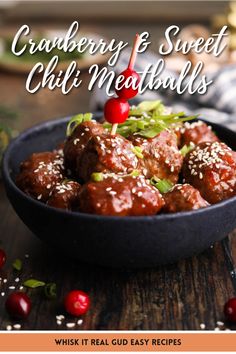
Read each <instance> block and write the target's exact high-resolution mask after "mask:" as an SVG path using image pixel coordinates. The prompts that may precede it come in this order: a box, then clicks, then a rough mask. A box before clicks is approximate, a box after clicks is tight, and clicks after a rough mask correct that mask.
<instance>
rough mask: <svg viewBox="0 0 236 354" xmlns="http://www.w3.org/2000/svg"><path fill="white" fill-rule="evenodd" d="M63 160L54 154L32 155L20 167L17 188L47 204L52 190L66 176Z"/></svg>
mask: <svg viewBox="0 0 236 354" xmlns="http://www.w3.org/2000/svg"><path fill="white" fill-rule="evenodd" d="M63 174H64V166H63V158H62V156H61V155H58V154H57V153H53V152H41V153H35V154H32V155H31V156H30V157H29V158H28V159H27V160H26V161H24V162H23V163H22V164H21V166H20V173H19V175H18V176H17V178H16V184H17V186H18V187H19V188H20V189H21V190H22V191H23V192H25V193H26V194H28V195H30V196H31V197H33V198H35V199H38V200H41V201H43V202H46V201H47V200H48V197H49V194H50V192H51V190H52V188H53V187H54V186H55V185H56V184H57V183H58V182H60V181H61V180H62V179H63V178H64V176H63Z"/></svg>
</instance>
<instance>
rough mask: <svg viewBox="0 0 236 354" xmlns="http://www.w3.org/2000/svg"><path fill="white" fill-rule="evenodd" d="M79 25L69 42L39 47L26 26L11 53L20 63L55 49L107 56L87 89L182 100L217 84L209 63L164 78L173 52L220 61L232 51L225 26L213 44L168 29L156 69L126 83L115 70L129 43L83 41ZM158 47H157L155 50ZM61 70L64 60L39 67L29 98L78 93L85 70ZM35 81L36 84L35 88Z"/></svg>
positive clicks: (92, 70)
mask: <svg viewBox="0 0 236 354" xmlns="http://www.w3.org/2000/svg"><path fill="white" fill-rule="evenodd" d="M79 27H80V24H79V22H78V21H74V22H73V23H72V24H71V26H70V27H69V29H68V31H67V32H66V33H65V36H64V37H59V36H58V37H54V38H53V39H46V38H42V39H41V40H40V42H39V43H36V42H35V41H34V40H33V38H31V36H30V33H31V28H30V27H29V26H28V25H27V24H25V25H23V26H21V27H20V28H19V30H18V31H17V33H16V34H15V37H14V38H13V41H12V46H11V51H12V53H13V54H14V55H15V56H17V57H20V56H21V55H24V53H26V52H28V53H29V54H30V55H32V56H33V55H35V54H37V53H38V52H46V53H50V52H51V51H53V50H54V49H55V48H56V49H57V50H59V51H61V52H62V53H65V52H69V53H71V52H77V53H78V55H81V54H82V53H86V55H87V56H93V55H94V54H96V53H97V54H100V55H108V56H109V58H108V60H107V63H106V66H104V67H100V66H99V65H98V64H96V63H95V64H94V63H93V64H92V65H91V66H90V67H89V69H88V72H89V74H90V76H91V78H90V81H89V83H88V87H87V89H88V90H89V91H90V90H92V89H93V88H94V87H95V86H97V87H99V88H101V87H103V86H105V89H106V93H107V95H108V96H112V95H113V94H114V92H113V88H114V87H115V89H116V90H117V89H118V90H120V89H121V88H122V87H131V86H132V87H133V88H134V89H138V92H139V93H140V94H141V93H144V92H145V91H146V90H147V89H149V90H150V89H151V90H156V91H157V90H159V89H167V88H168V89H170V90H172V91H176V92H177V93H178V94H183V93H184V92H186V91H187V92H188V93H189V94H194V93H198V94H201V95H203V94H205V93H206V92H207V89H208V87H209V86H210V85H211V84H212V83H213V80H208V79H207V76H206V75H205V74H204V75H203V74H202V71H203V68H204V63H203V61H201V60H199V61H198V62H197V63H196V64H195V65H193V64H192V63H191V62H190V61H187V62H186V63H185V64H184V66H183V68H182V69H181V70H180V73H179V76H178V78H176V77H172V76H165V77H164V78H163V77H162V73H163V71H164V70H165V59H164V58H165V57H166V56H167V55H169V54H171V53H173V52H176V53H180V52H181V53H182V54H183V55H186V54H188V53H189V52H190V51H194V52H195V53H202V52H205V53H206V54H209V55H213V56H214V57H219V56H220V55H221V54H222V53H223V51H224V50H225V49H226V47H227V43H226V42H225V39H226V37H227V36H228V34H227V26H223V27H222V28H221V30H220V31H219V33H215V34H212V35H211V36H210V37H209V38H208V39H204V38H203V37H199V38H197V39H196V40H191V41H182V40H181V39H179V38H178V35H179V34H180V32H181V29H180V28H179V27H178V26H176V25H171V26H169V27H168V28H167V29H166V31H165V41H166V43H165V44H163V43H162V44H160V45H159V46H157V47H158V48H157V53H156V54H157V61H156V63H154V64H148V65H147V66H146V67H145V69H144V70H143V71H142V72H140V71H138V74H139V75H140V80H139V81H137V80H135V78H134V79H133V80H131V81H130V80H129V81H127V80H125V81H124V80H122V78H120V77H119V76H118V77H116V73H115V71H114V70H112V68H113V67H114V66H115V64H116V63H117V61H118V59H119V57H120V55H121V53H122V51H123V50H124V49H125V48H126V47H127V46H128V45H129V43H128V42H124V41H118V40H116V39H111V40H110V41H106V40H104V39H103V38H100V39H99V40H98V41H95V40H94V39H91V38H90V39H89V38H86V37H81V38H80V37H79ZM149 37H150V35H149V33H148V32H147V31H145V32H142V33H141V34H140V43H139V46H138V48H137V52H138V53H144V52H145V51H146V50H147V49H149V46H150V45H151V43H152V42H151V41H150V40H149ZM154 47H155V46H154ZM59 64H60V55H54V56H53V57H52V58H51V60H50V61H49V62H48V63H43V62H38V63H36V64H35V65H34V66H33V68H32V69H31V71H30V72H29V74H28V76H27V79H26V89H27V91H28V92H30V93H32V94H33V93H36V92H37V91H38V90H39V89H40V88H45V87H48V89H50V90H54V89H55V88H60V89H61V91H62V93H63V94H65V95H66V94H68V93H69V92H70V91H71V90H72V89H73V88H79V87H80V86H82V84H83V79H82V78H81V70H80V68H79V65H78V62H77V61H76V60H72V61H71V62H70V63H69V64H68V67H67V69H66V70H65V71H63V70H60V71H59V72H57V73H56V72H55V71H56V68H57V67H58V65H59ZM39 73H40V74H42V77H41V78H40V77H38V78H37V74H39ZM33 81H34V83H33Z"/></svg>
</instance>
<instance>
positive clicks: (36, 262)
mask: <svg viewBox="0 0 236 354" xmlns="http://www.w3.org/2000/svg"><path fill="white" fill-rule="evenodd" d="M0 216H1V217H0V239H1V241H2V247H3V248H4V249H5V251H6V253H7V258H8V259H7V263H6V265H5V267H4V269H3V270H2V271H1V272H0V277H2V278H6V279H7V280H8V281H7V283H3V282H2V283H1V285H0V292H5V293H6V294H5V296H3V297H2V296H0V299H1V301H0V329H1V330H2V329H3V330H4V329H5V328H6V326H7V325H9V324H14V323H16V322H12V321H11V320H10V318H9V317H8V315H7V313H6V311H5V309H4V303H5V299H6V296H7V294H9V293H11V292H12V291H14V290H10V289H9V286H16V288H17V289H18V288H19V287H20V285H21V283H22V282H23V281H24V280H26V279H29V278H31V277H33V278H36V279H39V280H43V281H46V282H56V284H57V289H58V296H57V299H56V300H48V299H45V297H44V294H43V291H42V289H40V288H38V289H32V290H28V293H29V295H30V297H31V298H32V303H33V306H32V312H31V314H30V316H29V318H28V319H27V320H26V321H24V322H22V329H25V330H32V329H37V330H47V329H51V330H62V329H67V327H66V323H68V322H75V318H70V317H69V316H66V320H65V321H63V324H62V325H60V326H59V325H57V323H56V315H60V314H64V311H63V305H62V304H63V297H64V296H65V294H66V293H67V292H68V291H69V290H71V289H76V288H78V289H83V290H84V291H86V292H88V293H89V295H90V297H91V301H92V305H91V309H90V311H89V312H88V313H87V314H86V315H85V316H84V317H83V324H82V325H80V326H79V325H76V327H75V328H74V329H78V330H116V329H119V330H199V329H200V324H201V323H204V324H205V325H206V329H208V330H214V329H215V327H217V324H216V322H217V321H224V316H223V313H222V310H223V305H224V303H225V301H226V300H227V299H228V298H230V297H232V296H234V295H235V292H236V280H235V278H234V276H235V273H234V272H233V273H231V272H232V270H233V268H234V266H233V259H236V239H235V238H233V235H231V237H230V238H229V239H228V240H227V239H226V240H224V241H223V242H221V243H217V244H215V245H214V247H213V248H210V249H209V250H207V251H205V252H204V253H203V254H201V255H199V256H196V257H193V258H192V259H188V260H183V261H180V262H179V263H177V264H174V265H169V266H165V267H160V268H158V269H147V270H112V269H105V268H101V267H96V266H89V265H86V264H80V263H75V262H73V261H71V260H70V259H67V258H66V255H64V254H63V253H61V254H59V253H58V252H55V251H54V250H53V249H50V248H48V247H47V246H46V245H44V244H43V243H41V241H39V240H38V239H37V238H36V237H35V236H34V235H32V233H31V232H30V231H29V230H28V229H27V228H26V226H25V225H24V224H23V223H22V222H21V220H20V219H19V218H18V217H17V215H16V214H15V212H14V211H13V209H12V207H11V205H10V203H9V202H8V200H7V197H6V195H5V192H4V188H3V186H2V184H1V185H0ZM206 237H207V235H206ZM231 251H232V257H231ZM25 255H29V258H26V257H25ZM15 258H20V259H21V260H23V268H22V271H20V272H17V271H14V270H13V269H12V266H11V264H12V262H13V260H14V259H15ZM17 277H19V278H20V281H19V282H18V283H16V282H15V279H16V278H17ZM226 327H228V328H229V326H228V324H227V325H226Z"/></svg>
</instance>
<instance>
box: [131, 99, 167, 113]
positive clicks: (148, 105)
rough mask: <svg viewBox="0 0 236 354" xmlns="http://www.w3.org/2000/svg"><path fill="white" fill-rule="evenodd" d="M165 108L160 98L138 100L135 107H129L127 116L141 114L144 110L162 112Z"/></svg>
mask: <svg viewBox="0 0 236 354" xmlns="http://www.w3.org/2000/svg"><path fill="white" fill-rule="evenodd" d="M164 110H165V106H164V105H163V103H162V102H161V101H160V100H157V101H143V102H140V103H139V104H138V105H137V107H135V108H131V109H130V111H129V116H133V115H134V116H135V115H141V114H143V113H144V112H146V113H147V112H151V111H155V113H157V114H158V113H159V114H162V113H163V112H164Z"/></svg>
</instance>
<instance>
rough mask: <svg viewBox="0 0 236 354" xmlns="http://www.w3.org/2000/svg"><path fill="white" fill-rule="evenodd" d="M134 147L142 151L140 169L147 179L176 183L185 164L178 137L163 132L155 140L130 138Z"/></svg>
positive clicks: (133, 136) (171, 133) (139, 137)
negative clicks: (155, 178) (154, 178)
mask: <svg viewBox="0 0 236 354" xmlns="http://www.w3.org/2000/svg"><path fill="white" fill-rule="evenodd" d="M130 140H131V141H132V143H133V145H134V146H139V147H140V148H141V149H142V155H143V159H139V160H138V161H139V168H140V169H141V171H142V173H143V174H144V176H145V177H146V178H151V177H152V176H154V175H155V176H156V177H158V178H160V179H168V180H169V181H171V182H173V183H176V182H177V181H178V178H179V173H180V170H181V167H182V164H183V156H182V155H181V152H180V151H179V150H178V146H177V137H176V135H175V134H174V133H173V132H169V131H167V130H164V131H162V132H161V133H160V134H158V135H157V136H155V137H154V138H150V139H146V138H143V137H141V136H138V135H132V136H131V137H130Z"/></svg>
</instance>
